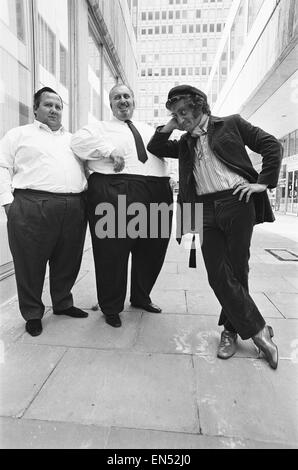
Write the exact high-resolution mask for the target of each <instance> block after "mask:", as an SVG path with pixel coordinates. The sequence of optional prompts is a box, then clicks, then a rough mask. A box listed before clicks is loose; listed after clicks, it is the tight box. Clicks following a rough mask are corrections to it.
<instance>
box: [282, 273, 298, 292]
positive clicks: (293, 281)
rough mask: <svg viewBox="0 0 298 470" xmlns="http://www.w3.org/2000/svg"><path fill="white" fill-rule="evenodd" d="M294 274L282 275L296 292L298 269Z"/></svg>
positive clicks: (297, 289) (297, 287) (297, 288)
mask: <svg viewBox="0 0 298 470" xmlns="http://www.w3.org/2000/svg"><path fill="white" fill-rule="evenodd" d="M295 274H296V276H295V277H294V276H284V278H285V280H286V281H287V282H289V283H290V284H291V285H292V286H293V287H294V288H295V289H296V291H297V292H298V270H297V271H296V273H295Z"/></svg>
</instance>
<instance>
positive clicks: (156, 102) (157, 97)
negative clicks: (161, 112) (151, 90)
mask: <svg viewBox="0 0 298 470" xmlns="http://www.w3.org/2000/svg"><path fill="white" fill-rule="evenodd" d="M158 103H159V96H154V104H158Z"/></svg>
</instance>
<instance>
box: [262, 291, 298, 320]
mask: <svg viewBox="0 0 298 470" xmlns="http://www.w3.org/2000/svg"><path fill="white" fill-rule="evenodd" d="M265 294H266V296H267V297H268V298H269V299H270V301H271V302H272V303H273V305H275V307H276V308H277V309H278V310H279V311H280V312H281V313H282V315H283V316H284V317H285V318H297V319H298V293H293V292H289V293H287V294H284V293H280V292H272V291H265Z"/></svg>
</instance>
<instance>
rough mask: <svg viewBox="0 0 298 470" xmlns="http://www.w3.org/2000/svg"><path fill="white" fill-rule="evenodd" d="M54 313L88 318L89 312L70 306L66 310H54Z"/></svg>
mask: <svg viewBox="0 0 298 470" xmlns="http://www.w3.org/2000/svg"><path fill="white" fill-rule="evenodd" d="M53 313H54V315H67V316H68V317H73V318H86V317H88V313H87V312H84V311H83V310H81V309H80V308H77V307H69V308H66V309H65V310H53Z"/></svg>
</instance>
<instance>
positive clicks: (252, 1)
mask: <svg viewBox="0 0 298 470" xmlns="http://www.w3.org/2000/svg"><path fill="white" fill-rule="evenodd" d="M263 3H264V0H248V19H247V32H249V31H250V29H251V27H252V25H253V23H254V21H255V19H256V17H257V15H258V13H259V11H260V8H261V6H262V5H263Z"/></svg>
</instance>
